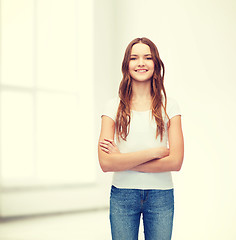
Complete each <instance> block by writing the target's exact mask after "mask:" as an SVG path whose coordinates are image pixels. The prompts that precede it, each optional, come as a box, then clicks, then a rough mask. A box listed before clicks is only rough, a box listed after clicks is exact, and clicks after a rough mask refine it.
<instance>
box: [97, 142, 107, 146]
mask: <svg viewBox="0 0 236 240" xmlns="http://www.w3.org/2000/svg"><path fill="white" fill-rule="evenodd" d="M99 144H102V145H104V146H108V144H109V142H105V141H104V142H99Z"/></svg>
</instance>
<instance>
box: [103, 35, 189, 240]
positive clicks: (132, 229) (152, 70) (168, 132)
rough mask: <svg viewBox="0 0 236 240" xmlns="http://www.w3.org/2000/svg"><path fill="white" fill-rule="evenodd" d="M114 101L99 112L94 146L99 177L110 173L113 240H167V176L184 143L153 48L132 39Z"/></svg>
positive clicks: (170, 202)
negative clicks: (141, 235)
mask: <svg viewBox="0 0 236 240" xmlns="http://www.w3.org/2000/svg"><path fill="white" fill-rule="evenodd" d="M122 73H123V79H122V81H121V83H120V87H119V97H116V98H113V99H111V100H110V101H108V102H107V104H106V106H105V109H104V112H103V113H102V124H101V133H100V138H99V146H98V157H99V163H100V166H101V168H102V170H103V171H104V172H114V174H113V180H112V186H111V194H110V223H111V232H112V239H113V240H137V239H138V232H139V224H140V216H141V215H142V217H143V226H144V234H145V239H146V240H157V239H158V240H169V239H171V235H172V226H173V216H174V188H173V182H172V177H171V171H179V170H180V169H181V166H182V162H183V158H184V140H183V133H182V126H181V112H180V108H179V105H178V103H177V101H176V100H174V99H173V98H170V97H167V96H166V92H165V88H164V73H165V69H164V64H163V62H162V61H161V59H160V56H159V53H158V50H157V47H156V46H155V44H154V43H153V42H152V41H150V40H149V39H147V38H136V39H134V40H133V41H131V42H130V43H129V45H128V47H127V48H126V51H125V55H124V59H123V63H122Z"/></svg>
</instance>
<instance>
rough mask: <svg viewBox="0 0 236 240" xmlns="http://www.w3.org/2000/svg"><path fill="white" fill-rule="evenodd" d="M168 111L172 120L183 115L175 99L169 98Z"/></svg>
mask: <svg viewBox="0 0 236 240" xmlns="http://www.w3.org/2000/svg"><path fill="white" fill-rule="evenodd" d="M166 110H167V114H168V116H169V118H170V119H171V118H172V117H174V116H177V115H182V113H181V109H180V106H179V104H178V102H177V101H176V100H175V99H174V98H170V97H168V98H167V106H166Z"/></svg>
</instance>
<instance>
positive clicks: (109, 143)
mask: <svg viewBox="0 0 236 240" xmlns="http://www.w3.org/2000/svg"><path fill="white" fill-rule="evenodd" d="M105 143H106V144H107V146H109V147H113V144H112V143H111V142H109V141H106V140H105Z"/></svg>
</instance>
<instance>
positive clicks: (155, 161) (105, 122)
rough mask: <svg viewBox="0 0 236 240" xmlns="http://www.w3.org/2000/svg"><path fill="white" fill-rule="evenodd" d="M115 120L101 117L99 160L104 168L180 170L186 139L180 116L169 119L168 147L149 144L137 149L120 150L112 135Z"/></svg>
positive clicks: (141, 170) (154, 170)
mask: <svg viewBox="0 0 236 240" xmlns="http://www.w3.org/2000/svg"><path fill="white" fill-rule="evenodd" d="M114 134H115V122H114V121H113V120H112V119H111V118H109V117H107V116H103V117H102V125H101V134H100V137H99V144H98V158H99V163H100V166H101V168H102V170H103V171H104V172H117V171H125V170H133V171H139V172H166V171H179V170H180V169H181V166H182V163H183V158H184V139H183V133H182V126H181V116H180V115H177V116H174V117H173V118H171V119H170V127H169V128H168V139H169V149H168V148H165V147H158V148H150V149H145V150H142V151H137V152H130V153H120V152H119V149H118V148H117V146H116V145H115V143H114V141H113V139H114Z"/></svg>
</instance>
